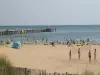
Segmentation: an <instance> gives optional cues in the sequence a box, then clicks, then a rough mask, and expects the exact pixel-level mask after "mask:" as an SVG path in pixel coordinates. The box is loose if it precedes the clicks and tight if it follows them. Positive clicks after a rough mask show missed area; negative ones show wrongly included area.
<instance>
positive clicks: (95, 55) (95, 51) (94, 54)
mask: <svg viewBox="0 0 100 75" xmlns="http://www.w3.org/2000/svg"><path fill="white" fill-rule="evenodd" d="M94 61H96V49H95V51H94Z"/></svg>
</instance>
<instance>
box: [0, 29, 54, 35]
mask: <svg viewBox="0 0 100 75" xmlns="http://www.w3.org/2000/svg"><path fill="white" fill-rule="evenodd" d="M21 30H23V31H24V34H27V33H37V32H53V31H54V29H50V28H37V29H36V28H25V29H19V28H18V29H17V28H16V29H1V30H0V35H14V34H20V32H21Z"/></svg>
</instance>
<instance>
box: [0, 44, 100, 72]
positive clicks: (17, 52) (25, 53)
mask: <svg viewBox="0 0 100 75" xmlns="http://www.w3.org/2000/svg"><path fill="white" fill-rule="evenodd" d="M78 48H79V47H77V46H72V47H68V46H66V45H56V46H55V47H52V46H51V45H23V47H22V48H20V49H13V48H9V47H5V48H2V47H1V48H0V54H4V55H6V56H7V57H8V59H9V60H10V61H11V63H12V64H13V66H15V67H27V68H31V69H35V68H36V69H44V70H46V71H47V72H54V71H56V72H61V73H64V72H69V73H81V72H83V71H85V70H86V69H88V70H91V71H93V72H100V46H99V45H92V46H82V47H80V48H81V59H80V60H78V55H77V49H78ZM95 48H96V49H97V61H96V62H94V59H93V52H94V49H95ZM70 49H71V50H72V60H71V61H69V50H70ZM89 49H91V50H92V63H91V64H89V62H88V50H89Z"/></svg>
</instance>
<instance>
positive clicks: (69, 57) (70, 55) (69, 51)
mask: <svg viewBox="0 0 100 75" xmlns="http://www.w3.org/2000/svg"><path fill="white" fill-rule="evenodd" d="M69 60H71V50H70V51H69Z"/></svg>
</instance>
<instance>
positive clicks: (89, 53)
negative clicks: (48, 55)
mask: <svg viewBox="0 0 100 75" xmlns="http://www.w3.org/2000/svg"><path fill="white" fill-rule="evenodd" d="M88 57H89V62H91V50H89V52H88Z"/></svg>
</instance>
